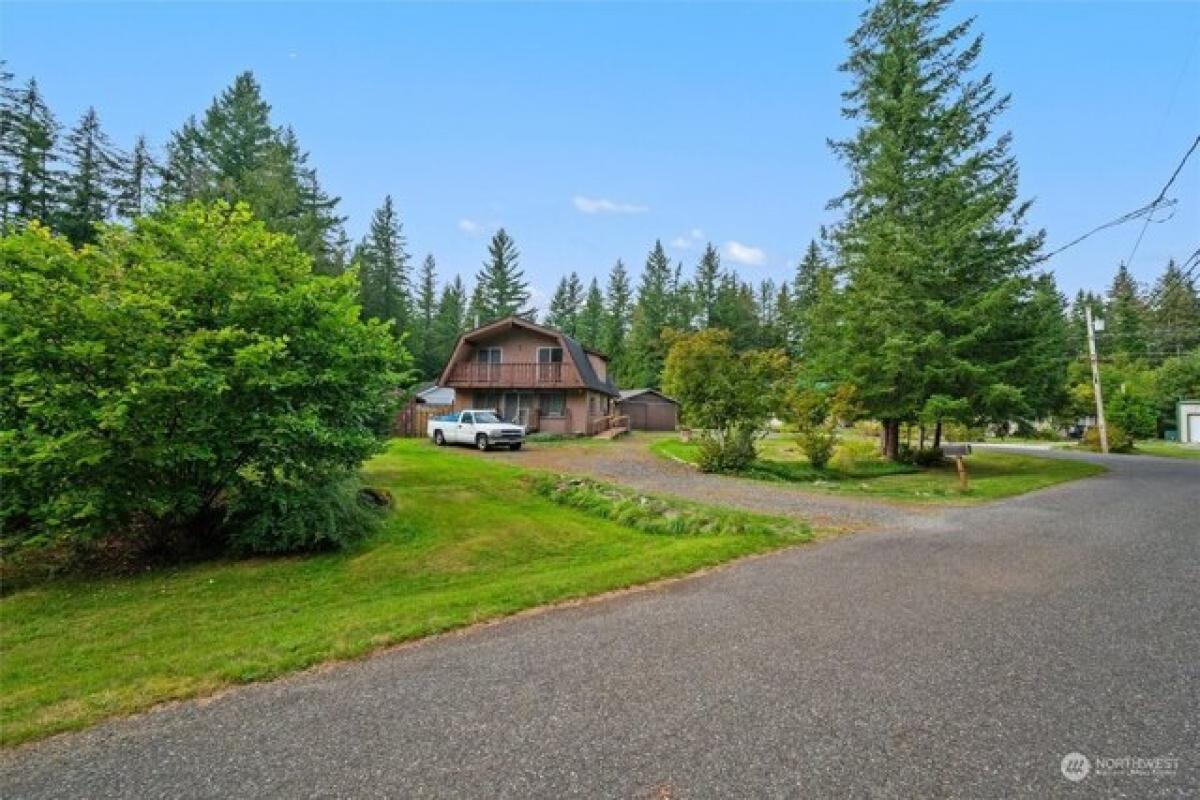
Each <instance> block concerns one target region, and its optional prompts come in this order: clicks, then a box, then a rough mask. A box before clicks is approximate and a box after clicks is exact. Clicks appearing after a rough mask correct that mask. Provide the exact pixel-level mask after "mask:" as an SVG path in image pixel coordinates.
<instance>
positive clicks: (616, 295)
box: [601, 259, 633, 375]
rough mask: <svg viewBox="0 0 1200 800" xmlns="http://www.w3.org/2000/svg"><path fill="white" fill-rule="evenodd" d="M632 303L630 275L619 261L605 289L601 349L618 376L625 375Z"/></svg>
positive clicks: (610, 367) (614, 265)
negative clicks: (626, 338)
mask: <svg viewBox="0 0 1200 800" xmlns="http://www.w3.org/2000/svg"><path fill="white" fill-rule="evenodd" d="M632 303H633V290H632V289H631V288H630V285H629V273H628V272H626V271H625V264H624V263H623V262H622V261H621V260H620V259H617V263H615V264H613V268H612V271H611V272H609V274H608V285H607V287H605V295H604V328H603V331H602V333H601V349H602V350H603V351H604V352H605V353H606V354H608V358H609V369H610V370H611V371H612V372H613V373H614V374H616V375H621V374H623V370H624V364H625V337H626V335H628V333H629V317H630V315H631V314H632Z"/></svg>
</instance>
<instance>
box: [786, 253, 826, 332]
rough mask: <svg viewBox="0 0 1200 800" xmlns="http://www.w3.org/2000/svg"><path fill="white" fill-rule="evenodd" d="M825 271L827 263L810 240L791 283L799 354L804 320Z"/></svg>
mask: <svg viewBox="0 0 1200 800" xmlns="http://www.w3.org/2000/svg"><path fill="white" fill-rule="evenodd" d="M827 269H829V262H828V261H827V260H826V258H825V256H824V255H823V254H822V253H821V248H820V247H818V246H817V240H816V239H812V240H810V241H809V243H808V249H806V250H805V251H804V257H803V258H801V259H800V263H799V264H797V265H796V277H795V279H794V280H793V282H792V314H793V317H794V319H793V325H794V326H795V327H796V329H797V331H798V336H799V339H800V342H799V344H800V350H799V352H801V353H802V352H803V346H802V345H803V338H804V328H805V324H804V320H805V317H806V316H807V315H808V313H809V309H811V308H812V305H813V303H814V302H815V299H816V296H817V292H818V287H819V285H820V282H821V273H822V272H823V271H824V270H827Z"/></svg>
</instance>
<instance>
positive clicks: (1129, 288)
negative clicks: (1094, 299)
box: [1103, 264, 1150, 358]
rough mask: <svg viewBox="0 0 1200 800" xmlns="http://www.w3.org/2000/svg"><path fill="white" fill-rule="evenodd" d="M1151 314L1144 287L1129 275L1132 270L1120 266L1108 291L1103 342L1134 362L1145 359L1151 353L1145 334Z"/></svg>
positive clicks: (1122, 265) (1123, 265)
mask: <svg viewBox="0 0 1200 800" xmlns="http://www.w3.org/2000/svg"><path fill="white" fill-rule="evenodd" d="M1149 313H1150V309H1149V308H1148V307H1147V305H1146V299H1145V297H1143V296H1142V290H1141V287H1140V286H1138V282H1137V281H1136V280H1134V278H1133V275H1132V274H1131V273H1130V272H1129V267H1128V266H1126V265H1125V264H1121V265H1120V266H1119V267H1118V268H1117V274H1116V275H1114V276H1113V282H1112V285H1111V286H1110V287H1109V288H1108V295H1107V302H1106V303H1105V307H1104V319H1105V330H1104V333H1103V339H1104V340H1105V341H1106V342H1111V343H1112V348H1113V351H1115V352H1119V353H1127V354H1128V355H1131V356H1133V357H1135V358H1140V357H1143V356H1145V355H1146V351H1147V350H1148V349H1149V341H1148V336H1147V330H1146V328H1147V322H1148V317H1149Z"/></svg>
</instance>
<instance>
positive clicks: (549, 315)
mask: <svg viewBox="0 0 1200 800" xmlns="http://www.w3.org/2000/svg"><path fill="white" fill-rule="evenodd" d="M582 305H583V282H582V281H580V280H579V275H577V274H576V273H574V272H572V273H571V274H570V275H569V276H567V277H565V278H562V279H561V280H560V281H559V282H558V287H557V288H556V289H555V290H554V295H553V296H552V297H551V298H550V308H549V309H547V311H546V324H547V325H548V326H550V327H551V328H555V329H557V330H560V331H562V332H563V333H565V334H566V335H567V336H570V337H571V338H572V339H573V338H575V337H576V335H577V333H578V327H579V312H580V311H581V310H582V308H581V307H582Z"/></svg>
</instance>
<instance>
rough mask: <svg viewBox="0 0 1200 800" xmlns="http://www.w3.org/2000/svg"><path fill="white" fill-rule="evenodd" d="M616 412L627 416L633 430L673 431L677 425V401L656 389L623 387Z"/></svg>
mask: <svg viewBox="0 0 1200 800" xmlns="http://www.w3.org/2000/svg"><path fill="white" fill-rule="evenodd" d="M617 413H618V414H621V415H623V416H627V417H629V427H630V429H632V430H635V431H673V430H675V429H676V428H678V427H679V401H678V400H675V399H673V398H670V397H667V396H666V395H665V394H663V393H662V392H660V391H658V390H657V389H625V390H624V391H622V392H621V396H620V398H619V399H618V400H617Z"/></svg>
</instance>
